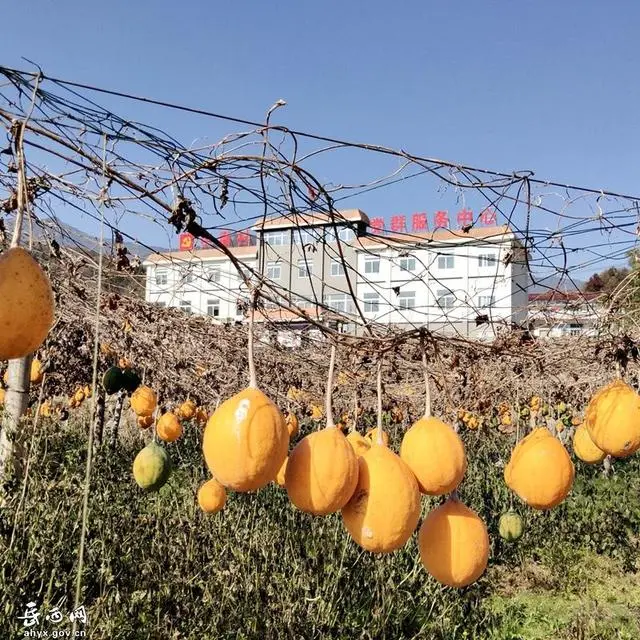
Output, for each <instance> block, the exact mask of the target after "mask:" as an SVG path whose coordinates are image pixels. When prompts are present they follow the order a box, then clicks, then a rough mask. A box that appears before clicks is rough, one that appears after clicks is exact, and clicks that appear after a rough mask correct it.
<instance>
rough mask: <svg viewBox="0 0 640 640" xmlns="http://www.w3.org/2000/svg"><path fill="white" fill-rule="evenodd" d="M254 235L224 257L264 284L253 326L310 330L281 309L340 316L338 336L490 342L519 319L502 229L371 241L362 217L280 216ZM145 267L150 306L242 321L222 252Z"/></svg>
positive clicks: (233, 273) (516, 256)
mask: <svg viewBox="0 0 640 640" xmlns="http://www.w3.org/2000/svg"><path fill="white" fill-rule="evenodd" d="M253 231H254V232H255V233H256V236H257V238H256V244H255V246H245V247H234V248H231V249H229V250H230V251H231V253H232V254H233V256H234V258H236V259H237V260H238V261H239V262H240V263H242V264H243V265H245V266H246V267H251V269H253V270H255V271H256V272H257V273H258V274H262V275H263V276H265V277H266V278H267V279H268V281H269V288H268V291H267V293H268V294H269V296H270V297H272V298H275V299H276V300H278V303H279V304H276V303H273V302H271V303H267V304H266V305H265V306H266V309H264V310H263V311H262V312H261V313H260V314H259V317H258V318H257V319H258V320H261V319H268V320H270V321H271V322H275V323H281V324H282V325H286V326H287V327H288V328H291V327H295V326H297V327H307V326H308V323H305V322H304V321H302V320H301V319H300V318H299V316H297V315H296V314H295V313H292V312H291V311H287V310H286V309H282V308H280V304H283V305H284V306H292V305H295V306H297V307H300V308H302V309H304V310H305V312H306V313H307V314H308V315H309V316H310V317H312V318H314V319H316V318H321V319H322V320H323V321H325V320H331V318H332V316H333V317H341V318H342V319H343V329H345V330H351V331H361V330H362V324H363V322H366V323H372V324H374V323H375V324H385V325H401V326H405V325H406V326H426V327H427V328H429V329H430V330H433V331H445V332H457V333H461V334H463V335H473V336H480V337H483V336H487V337H490V336H491V335H493V331H494V328H495V326H496V325H497V324H501V323H507V324H508V323H511V322H516V323H519V324H520V323H523V322H524V321H525V320H526V313H527V285H528V277H527V270H526V267H525V264H524V261H523V260H522V256H523V248H522V245H521V243H520V242H519V240H518V238H517V237H516V236H515V234H514V233H513V232H512V231H511V230H510V229H509V228H508V227H480V228H477V229H476V228H474V229H471V230H469V231H468V232H463V231H461V230H460V231H453V230H451V231H449V230H439V231H436V232H434V233H418V234H417V233H412V234H408V233H407V234H395V235H385V234H380V233H378V234H373V233H371V232H370V229H369V219H368V217H367V216H366V214H365V213H364V212H362V211H360V210H359V209H350V210H346V211H341V212H339V215H338V216H337V217H336V218H335V219H334V220H332V219H331V217H330V216H329V215H327V214H322V213H309V214H301V213H298V214H295V215H292V216H279V217H277V218H271V219H268V220H266V221H265V222H263V223H261V224H258V225H256V226H255V227H254V228H253ZM338 239H339V240H340V241H339V242H338ZM144 264H145V267H146V268H147V291H146V297H147V300H149V301H150V302H154V303H157V304H164V305H167V306H175V307H181V308H183V309H185V310H187V311H191V312H193V313H203V314H208V315H210V316H213V317H215V318H219V319H220V320H221V321H234V320H240V319H242V317H243V316H242V312H241V308H240V307H239V306H238V301H240V300H242V299H243V298H246V297H247V288H246V285H245V284H244V281H243V280H242V279H241V278H239V277H238V275H237V269H236V266H235V265H234V264H233V262H232V261H231V260H229V258H228V257H227V256H226V255H225V254H224V253H223V252H222V251H219V250H217V249H212V248H207V249H201V250H193V251H179V252H173V253H170V254H166V255H160V254H154V255H152V256H150V257H149V259H148V260H147V261H145V263H144ZM354 300H355V301H354ZM323 307H324V308H323ZM327 308H328V310H327ZM332 310H333V311H334V312H335V313H333V314H332V313H331V311H332ZM345 316H346V317H347V318H346V319H345ZM347 320H348V321H347Z"/></svg>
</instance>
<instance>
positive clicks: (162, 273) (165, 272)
mask: <svg viewBox="0 0 640 640" xmlns="http://www.w3.org/2000/svg"><path fill="white" fill-rule="evenodd" d="M153 275H154V281H155V283H156V287H163V286H166V285H168V284H169V270H168V269H167V268H166V267H162V268H160V269H158V268H156V270H155V273H154V274H153ZM161 276H164V282H160V277H161Z"/></svg>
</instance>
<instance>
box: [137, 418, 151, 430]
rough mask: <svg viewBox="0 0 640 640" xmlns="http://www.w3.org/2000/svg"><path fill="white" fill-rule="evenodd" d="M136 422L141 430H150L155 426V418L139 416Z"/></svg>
mask: <svg viewBox="0 0 640 640" xmlns="http://www.w3.org/2000/svg"><path fill="white" fill-rule="evenodd" d="M136 421H137V423H138V426H139V427H140V428H141V429H148V428H149V427H150V426H151V425H152V424H153V416H138V417H137V420H136Z"/></svg>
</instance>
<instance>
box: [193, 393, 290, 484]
mask: <svg viewBox="0 0 640 640" xmlns="http://www.w3.org/2000/svg"><path fill="white" fill-rule="evenodd" d="M288 448H289V433H288V431H287V425H286V424H285V421H284V417H283V416H282V414H281V413H280V411H279V410H278V407H276V405H275V404H274V403H273V402H271V400H270V399H269V398H268V397H267V396H266V395H265V394H264V393H262V391H260V390H259V389H255V388H251V387H249V388H247V389H244V390H243V391H241V392H240V393H237V394H236V395H235V396H233V397H231V398H229V399H228V400H225V401H224V402H223V403H222V404H221V405H220V406H219V407H218V409H217V410H216V412H215V413H214V414H213V415H212V416H211V417H210V418H209V421H208V422H207V426H206V428H205V430H204V438H203V443H202V449H203V453H204V457H205V461H206V463H207V466H208V467H209V470H210V471H211V474H212V475H213V476H214V477H215V478H217V479H218V481H219V482H220V483H222V484H223V485H224V486H225V487H229V488H231V489H233V490H235V491H256V490H257V489H260V488H262V487H264V486H266V485H267V484H269V482H272V481H273V480H275V478H276V475H277V473H278V470H279V469H280V467H281V466H282V463H283V462H284V459H285V458H286V457H287V449H288Z"/></svg>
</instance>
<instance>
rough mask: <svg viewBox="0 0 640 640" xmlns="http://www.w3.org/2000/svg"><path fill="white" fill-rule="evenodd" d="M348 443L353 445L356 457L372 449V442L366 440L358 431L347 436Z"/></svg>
mask: <svg viewBox="0 0 640 640" xmlns="http://www.w3.org/2000/svg"><path fill="white" fill-rule="evenodd" d="M347 441H348V442H349V444H350V445H351V447H352V449H353V452H354V453H355V454H356V456H361V455H363V454H364V453H366V452H367V451H369V449H370V448H371V440H369V439H368V438H365V437H364V436H363V435H362V434H360V433H358V432H357V431H350V432H349V433H348V434H347Z"/></svg>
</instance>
